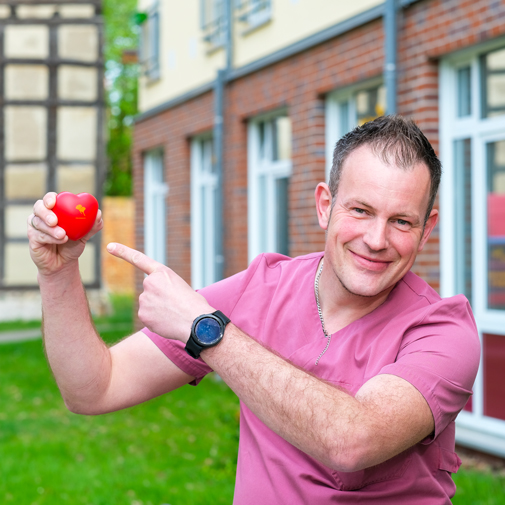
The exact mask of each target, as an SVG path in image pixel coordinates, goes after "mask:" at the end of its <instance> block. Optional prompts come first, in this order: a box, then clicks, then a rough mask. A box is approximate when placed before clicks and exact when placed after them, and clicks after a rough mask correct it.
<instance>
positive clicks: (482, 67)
mask: <svg viewBox="0 0 505 505" xmlns="http://www.w3.org/2000/svg"><path fill="white" fill-rule="evenodd" d="M230 5H231V2H230V3H229V2H218V1H211V0H207V1H204V0H202V1H201V2H200V3H199V4H198V5H197V3H196V2H192V3H191V4H190V5H189V4H188V5H185V6H178V5H177V4H176V2H169V1H168V0H167V1H159V2H156V3H150V2H149V1H148V0H145V1H142V2H140V8H141V9H143V10H144V11H145V12H146V14H147V17H146V21H145V22H144V24H143V25H142V30H143V47H142V51H143V52H142V61H143V70H144V72H143V77H142V79H141V83H140V104H141V110H142V112H141V114H140V115H139V116H138V118H137V120H136V124H135V141H134V170H135V175H134V176H135V198H136V202H137V213H136V216H137V222H136V242H137V247H138V248H140V249H143V250H145V251H146V253H147V254H149V255H150V256H152V257H155V258H156V259H158V260H160V261H162V262H166V263H167V264H168V265H170V266H171V267H172V268H173V269H174V270H175V271H177V272H178V273H179V274H180V275H182V276H183V277H184V278H185V279H186V280H187V281H189V282H192V284H193V286H194V287H201V286H203V285H206V284H209V283H211V282H214V281H215V280H218V279H219V278H220V277H222V276H225V277H226V276H229V275H231V274H233V273H236V272H238V271H240V270H242V269H244V268H246V266H247V264H248V262H249V261H250V260H251V259H252V258H253V257H254V256H255V255H256V254H258V253H259V252H262V251H266V250H269V251H273V250H275V251H278V252H284V253H287V254H289V255H291V256H296V255H300V254H305V253H308V252H313V251H316V250H320V249H321V248H322V247H323V243H324V234H323V232H322V231H321V230H320V229H319V227H318V224H317V219H316V212H315V207H314V197H313V193H314V189H315V186H316V184H317V183H318V182H319V181H321V180H323V179H325V178H326V177H327V175H328V173H329V168H330V164H331V152H332V149H333V147H334V144H335V142H336V140H337V139H338V138H339V137H340V136H341V135H342V134H344V133H345V132H347V131H348V130H349V129H350V128H352V127H353V126H355V125H356V124H359V123H362V122H364V121H366V120H368V119H370V118H372V117H375V116H377V115H380V114H383V113H384V112H398V113H400V114H403V115H406V116H411V117H412V118H413V119H414V120H415V121H416V122H417V123H418V124H419V126H420V127H421V129H422V130H423V131H424V132H425V133H426V135H427V136H428V138H429V140H430V141H431V142H432V144H433V146H434V148H435V150H436V151H437V152H438V153H439V155H440V157H441V159H442V163H443V166H444V176H443V182H442V187H441V190H440V193H439V202H438V205H439V207H440V210H441V220H440V224H439V225H438V226H437V228H436V229H435V231H434V233H433V234H432V236H431V238H430V240H429V242H428V244H427V246H426V248H425V249H424V251H423V252H422V253H421V254H420V255H419V256H418V259H417V261H416V264H415V266H414V268H413V270H414V272H415V273H417V274H418V275H420V276H421V277H423V278H424V279H425V280H427V281H428V282H429V283H430V284H431V285H432V286H433V287H434V288H435V289H437V290H438V291H439V292H440V293H441V295H442V296H451V295H453V294H456V293H464V294H465V295H466V296H467V297H468V298H469V300H470V301H471V303H472V306H473V309H474V313H475V317H476V321H477V324H478V327H479V331H480V334H481V338H482V345H483V358H482V366H481V369H480V372H479V375H478V378H477V381H476V384H475V387H474V396H473V398H472V401H471V402H470V403H469V404H468V405H467V407H466V408H465V411H464V412H462V414H461V415H460V416H459V418H458V422H457V440H458V442H459V443H461V444H463V445H467V446H470V447H473V448H478V449H481V450H485V451H489V452H491V453H494V454H498V455H501V456H505V407H504V405H505V403H503V401H502V398H503V396H504V393H505V386H503V384H504V381H503V373H502V370H503V369H504V368H505V330H504V328H505V281H504V279H505V227H504V225H503V223H504V222H505V220H504V219H503V217H505V1H504V0H473V1H468V0H419V1H412V0H398V1H397V2H395V1H389V0H388V1H386V2H379V1H370V0H367V1H365V0H361V1H355V2H353V3H352V6H350V5H349V2H343V1H342V2H325V1H324V0H314V1H311V2H308V1H306V0H271V1H254V0H249V1H245V0H244V1H243V2H238V3H236V4H235V3H233V8H231V7H230ZM227 20H228V22H227ZM267 216H268V219H267ZM141 281H142V278H141V276H140V275H139V276H138V277H137V290H139V291H140V290H141Z"/></svg>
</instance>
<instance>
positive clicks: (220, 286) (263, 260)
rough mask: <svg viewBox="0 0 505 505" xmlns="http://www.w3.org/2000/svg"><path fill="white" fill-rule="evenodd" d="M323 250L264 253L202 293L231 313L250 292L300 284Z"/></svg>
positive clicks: (261, 292)
mask: <svg viewBox="0 0 505 505" xmlns="http://www.w3.org/2000/svg"><path fill="white" fill-rule="evenodd" d="M322 255H323V253H322V252H319V253H311V254H308V255H305V256H298V257H296V258H290V257H288V256H284V255H282V254H277V253H263V254H260V255H259V256H257V257H256V258H255V259H254V260H253V261H252V262H251V263H250V265H249V266H248V267H247V269H246V270H243V271H242V272H239V273H237V274H235V275H232V276H231V277H228V278H226V279H224V280H222V281H219V282H216V283H215V284H212V285H211V286H208V287H206V288H204V289H202V290H200V293H201V294H202V295H203V296H204V297H205V298H206V299H207V301H208V302H209V303H210V304H211V305H212V306H213V307H216V308H218V309H220V310H222V311H223V312H224V313H225V314H227V315H228V316H229V315H230V314H231V313H232V311H233V310H234V308H235V306H236V305H237V303H238V302H239V300H240V299H241V298H242V297H243V296H244V294H245V293H247V298H248V300H250V301H252V300H256V301H255V304H257V303H258V297H259V296H262V297H268V296H269V294H270V292H273V291H276V289H277V286H278V285H279V284H280V283H282V285H283V286H285V287H286V289H287V290H289V289H290V286H293V285H296V284H299V283H300V282H301V280H302V279H303V278H304V277H305V276H307V275H309V276H310V275H313V274H312V272H313V270H314V268H317V264H318V263H319V260H320V258H321V257H322Z"/></svg>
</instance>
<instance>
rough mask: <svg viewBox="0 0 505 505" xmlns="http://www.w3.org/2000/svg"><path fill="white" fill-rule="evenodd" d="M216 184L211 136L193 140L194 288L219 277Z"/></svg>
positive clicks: (192, 258) (192, 229) (192, 269)
mask: <svg viewBox="0 0 505 505" xmlns="http://www.w3.org/2000/svg"><path fill="white" fill-rule="evenodd" d="M217 183H218V176H217V173H216V167H215V164H214V160H213V140H212V138H210V137H206V138H205V137H204V138H198V139H194V140H193V142H192V143H191V284H192V286H193V288H194V289H200V288H203V287H205V286H208V285H209V284H212V283H214V282H216V281H217V280H218V279H217V261H218V257H217V242H216V238H217V237H216V227H217V226H218V224H217V223H218V216H217V212H218V211H219V209H218V206H217Z"/></svg>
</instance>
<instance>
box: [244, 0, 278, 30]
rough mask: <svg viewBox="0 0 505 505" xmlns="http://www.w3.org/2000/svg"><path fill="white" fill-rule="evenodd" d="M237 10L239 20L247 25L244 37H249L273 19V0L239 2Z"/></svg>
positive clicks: (245, 0)
mask: <svg viewBox="0 0 505 505" xmlns="http://www.w3.org/2000/svg"><path fill="white" fill-rule="evenodd" d="M235 8H236V10H237V12H238V20H239V21H240V22H242V23H244V25H245V29H244V31H243V32H242V35H247V34H248V33H249V32H251V31H252V30H255V29H256V28H259V27H260V26H263V25H264V24H266V23H268V22H270V21H271V19H272V1H271V0H237V1H236V2H235Z"/></svg>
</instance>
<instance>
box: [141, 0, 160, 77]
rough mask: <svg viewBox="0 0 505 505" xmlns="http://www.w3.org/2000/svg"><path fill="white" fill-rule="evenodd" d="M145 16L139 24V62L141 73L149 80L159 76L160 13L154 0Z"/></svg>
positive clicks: (158, 6) (157, 3)
mask: <svg viewBox="0 0 505 505" xmlns="http://www.w3.org/2000/svg"><path fill="white" fill-rule="evenodd" d="M146 14H147V18H146V19H145V21H144V22H143V23H142V24H141V25H140V64H141V68H142V73H143V74H144V75H145V76H146V77H147V78H148V79H149V80H151V81H154V80H157V79H160V77H161V65H160V61H161V57H160V49H161V32H162V30H161V17H160V16H161V13H160V5H159V2H158V1H156V2H154V3H153V5H152V6H151V7H150V8H149V9H148V10H147V12H146Z"/></svg>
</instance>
